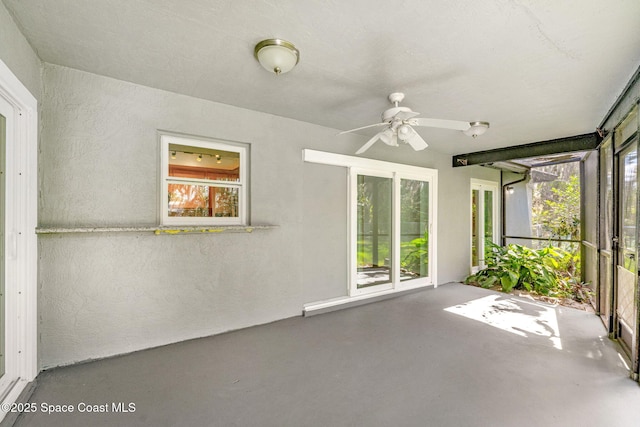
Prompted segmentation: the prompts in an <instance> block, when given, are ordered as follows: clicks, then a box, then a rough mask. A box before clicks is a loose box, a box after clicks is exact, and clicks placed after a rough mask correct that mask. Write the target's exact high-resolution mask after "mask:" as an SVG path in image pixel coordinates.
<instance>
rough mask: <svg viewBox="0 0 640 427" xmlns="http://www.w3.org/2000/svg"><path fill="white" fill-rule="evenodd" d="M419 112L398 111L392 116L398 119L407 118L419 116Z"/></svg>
mask: <svg viewBox="0 0 640 427" xmlns="http://www.w3.org/2000/svg"><path fill="white" fill-rule="evenodd" d="M419 115H420V113H416V112H415V111H398V113H396V115H395V116H393V118H394V119H400V120H403V121H404V120H409V119H412V118H414V117H415V116H419Z"/></svg>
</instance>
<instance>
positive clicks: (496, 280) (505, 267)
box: [465, 243, 572, 296]
mask: <svg viewBox="0 0 640 427" xmlns="http://www.w3.org/2000/svg"><path fill="white" fill-rule="evenodd" d="M487 252H488V254H487V257H486V258H487V259H486V263H487V267H486V268H485V269H483V270H480V271H479V272H477V273H476V274H473V275H471V276H469V277H467V278H466V280H465V283H467V284H468V283H477V284H478V285H480V286H482V287H484V288H490V287H492V286H494V285H496V284H500V286H501V287H502V291H503V292H511V291H512V290H513V289H525V290H527V291H530V292H536V293H538V294H541V295H550V296H565V295H564V294H565V293H566V291H567V285H568V283H567V280H569V279H568V278H564V277H562V276H560V275H559V274H558V273H559V271H560V268H561V267H566V266H567V265H569V264H570V262H571V258H570V257H571V256H572V255H571V254H568V253H567V252H565V251H563V250H562V249H559V248H554V247H552V246H549V247H546V248H543V249H538V250H536V249H530V248H527V247H525V246H521V245H514V244H511V245H508V246H506V247H503V246H498V245H495V244H492V243H491V244H490V251H487Z"/></svg>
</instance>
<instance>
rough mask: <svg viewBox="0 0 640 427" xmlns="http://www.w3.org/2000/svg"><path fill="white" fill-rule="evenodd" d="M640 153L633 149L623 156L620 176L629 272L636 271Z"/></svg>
mask: <svg viewBox="0 0 640 427" xmlns="http://www.w3.org/2000/svg"><path fill="white" fill-rule="evenodd" d="M637 166H638V151H637V149H636V148H635V146H634V147H631V149H630V150H629V151H627V152H626V153H624V155H623V166H622V167H623V172H622V174H621V175H620V179H621V180H622V182H621V183H620V185H621V187H622V191H621V194H620V196H621V200H620V202H621V206H620V210H621V212H620V213H621V221H620V222H621V230H620V237H621V241H620V245H621V249H622V251H623V257H624V268H626V269H627V270H629V271H633V272H635V271H636V261H635V253H636V200H637V194H638V191H637V187H638V175H637V173H638V170H637Z"/></svg>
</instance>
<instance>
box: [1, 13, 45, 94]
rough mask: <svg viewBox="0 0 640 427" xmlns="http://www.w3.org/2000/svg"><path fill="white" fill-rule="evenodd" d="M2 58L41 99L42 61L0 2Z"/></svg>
mask: <svg viewBox="0 0 640 427" xmlns="http://www.w3.org/2000/svg"><path fill="white" fill-rule="evenodd" d="M0 59H1V60H2V61H3V62H4V63H5V64H6V65H7V67H9V69H10V70H11V71H12V72H13V74H15V75H16V77H18V79H19V80H20V81H21V82H22V84H23V85H24V86H25V87H26V88H27V89H28V90H29V92H31V94H32V95H33V96H34V97H35V98H36V99H37V100H40V90H41V87H42V80H41V78H40V68H41V63H40V59H39V58H38V56H37V55H36V54H35V52H34V51H33V49H32V48H31V46H30V45H29V42H27V39H26V38H25V37H24V36H23V35H22V33H21V32H20V30H19V29H18V27H17V26H16V24H15V22H14V21H13V18H12V17H11V15H10V14H9V12H8V11H7V9H6V8H5V7H4V4H3V3H2V2H0Z"/></svg>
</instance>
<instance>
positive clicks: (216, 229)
mask: <svg viewBox="0 0 640 427" xmlns="http://www.w3.org/2000/svg"><path fill="white" fill-rule="evenodd" d="M274 228H278V226H277V225H219V226H213V225H211V226H208V227H201V226H194V227H190V226H182V227H180V226H175V227H168V226H167V227H164V226H163V227H160V226H136V227H38V228H36V234H69V233H131V232H134V233H139V232H152V233H154V234H155V235H160V234H211V233H252V232H253V231H255V230H270V229H274Z"/></svg>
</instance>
